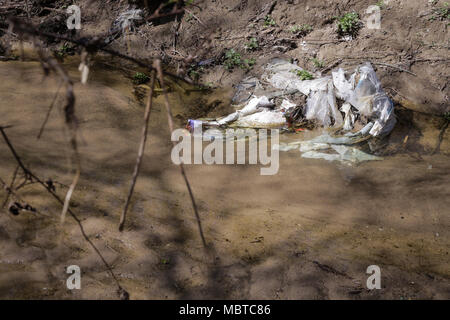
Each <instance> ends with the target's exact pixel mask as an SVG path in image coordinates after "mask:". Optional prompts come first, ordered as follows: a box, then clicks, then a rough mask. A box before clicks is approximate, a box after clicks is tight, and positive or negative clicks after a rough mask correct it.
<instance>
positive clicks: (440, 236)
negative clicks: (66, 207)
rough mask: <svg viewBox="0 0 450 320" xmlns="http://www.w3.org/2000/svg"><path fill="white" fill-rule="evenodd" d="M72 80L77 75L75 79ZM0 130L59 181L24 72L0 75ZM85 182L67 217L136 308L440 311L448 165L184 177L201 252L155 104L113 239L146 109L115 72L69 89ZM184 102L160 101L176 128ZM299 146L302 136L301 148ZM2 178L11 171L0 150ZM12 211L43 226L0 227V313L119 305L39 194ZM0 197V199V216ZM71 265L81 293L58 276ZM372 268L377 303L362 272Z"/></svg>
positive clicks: (7, 217) (291, 158)
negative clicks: (297, 304)
mask: <svg viewBox="0 0 450 320" xmlns="http://www.w3.org/2000/svg"><path fill="white" fill-rule="evenodd" d="M71 75H72V76H73V77H76V78H78V74H77V73H76V70H75V69H73V71H72V72H71ZM0 79H1V80H2V81H1V82H0V125H12V126H13V127H12V128H10V129H7V132H8V135H9V137H10V139H11V141H12V142H13V143H14V145H15V147H16V149H17V151H18V153H19V154H20V155H21V157H22V158H23V160H24V162H25V163H26V165H28V166H29V167H30V168H31V170H33V171H34V172H35V173H36V174H37V175H39V176H40V177H42V178H43V179H47V178H52V179H53V180H54V181H56V182H58V183H60V184H57V185H56V187H57V189H56V191H57V192H58V194H60V195H61V196H62V197H64V195H65V192H66V191H67V187H65V186H67V185H69V184H70V182H71V174H70V168H71V166H70V149H69V148H68V147H67V146H68V144H67V138H68V134H67V131H66V130H65V127H64V124H63V121H62V119H63V115H62V112H61V107H62V103H63V94H61V95H60V97H59V99H58V102H57V108H56V109H55V110H54V111H53V113H52V115H51V117H50V121H49V122H48V125H47V127H46V130H45V132H44V135H43V137H42V138H41V139H40V140H37V139H36V135H37V133H38V132H39V128H40V125H41V123H42V121H43V119H44V117H45V113H46V111H47V109H48V106H49V105H50V102H51V100H52V98H53V95H54V92H55V91H56V88H57V86H58V83H57V81H56V80H54V79H52V78H47V79H43V76H42V72H41V71H40V69H39V65H38V64H37V63H34V62H25V63H17V62H13V63H1V64H0ZM75 93H76V97H77V105H76V108H77V114H78V117H79V120H80V144H81V147H80V151H81V155H82V176H81V180H80V183H79V185H78V187H77V189H76V192H75V194H74V196H73V201H72V206H73V210H74V212H76V214H77V215H78V216H79V217H80V218H81V219H82V223H83V226H84V228H85V230H86V233H87V234H88V235H89V237H90V238H91V239H92V241H93V243H95V245H96V246H97V247H98V248H99V250H100V251H101V252H102V254H103V255H104V257H105V259H106V260H107V261H108V262H109V263H110V264H111V265H112V266H113V269H114V272H115V273H116V275H117V277H118V280H119V282H120V284H121V285H122V286H123V287H124V288H125V289H126V290H127V291H128V292H129V293H130V297H131V298H132V299H178V298H187V299H191V298H207V299H216V298H225V299H361V298H364V299H367V298H368V299H372V298H373V299H418V298H427V299H428V298H433V299H444V298H447V299H448V298H450V289H449V288H450V285H449V284H450V264H449V262H450V256H449V248H450V237H449V231H450V216H449V209H448V208H449V207H450V197H449V193H450V185H449V181H450V179H449V178H450V170H449V169H450V162H449V158H448V157H447V156H442V155H435V156H426V155H423V156H422V157H421V159H420V160H419V159H418V158H417V157H412V156H410V155H406V154H405V155H400V154H399V155H396V156H392V157H387V158H386V159H385V160H384V161H375V162H367V163H364V164H361V165H359V166H354V167H349V166H344V165H340V164H336V163H328V162H326V161H323V160H310V159H302V158H301V157H300V153H299V152H298V151H291V152H287V153H280V169H279V173H278V174H277V175H273V176H261V175H260V166H259V165H215V166H207V165H188V166H186V169H187V174H188V177H189V179H190V181H191V184H192V188H193V191H194V194H195V197H196V199H197V202H198V205H199V211H200V215H201V219H202V223H203V228H204V233H205V237H206V240H207V242H208V244H209V245H210V246H211V247H212V248H213V249H212V250H211V252H212V253H211V252H210V253H205V251H204V250H203V247H202V242H201V240H200V237H199V234H198V228H197V224H196V220H195V217H194V213H193V210H192V207H191V203H190V200H189V196H188V194H187V191H186V187H185V185H184V183H183V180H182V178H181V176H180V173H179V169H178V167H177V166H175V165H174V164H172V162H171V160H170V151H171V144H170V141H169V130H168V128H167V119H166V115H165V113H164V109H163V105H162V99H161V97H158V98H157V100H156V104H155V109H154V111H153V113H152V119H151V128H150V132H149V138H148V144H147V152H146V156H145V161H144V163H143V167H142V171H141V176H140V178H139V180H138V183H137V186H136V190H135V195H134V197H133V201H132V206H131V208H130V211H129V215H128V220H127V224H126V228H125V231H124V232H122V233H120V232H119V231H118V230H117V227H118V222H119V216H120V213H121V211H122V208H123V206H124V203H125V199H126V194H127V191H128V188H129V185H130V180H131V175H132V172H133V167H134V163H135V157H136V154H137V149H138V142H139V136H140V132H141V126H142V118H143V107H142V106H140V105H139V104H138V103H136V100H135V98H134V96H133V94H132V85H131V82H130V81H129V80H128V79H125V78H124V77H123V76H122V74H121V73H119V72H116V71H113V70H106V69H102V70H94V71H93V73H92V78H91V79H90V83H89V85H88V86H82V85H81V84H79V83H77V84H76V91H75ZM194 99H196V97H195V95H191V96H185V97H181V98H180V96H178V95H177V94H171V101H172V102H173V104H174V106H175V107H174V108H175V110H174V111H175V114H182V113H183V112H184V111H183V110H184V109H185V108H186V106H188V105H189V104H190V103H191V102H192V101H193V100H194ZM302 134H303V133H300V134H298V136H299V137H301V136H302ZM0 164H1V165H0V177H2V179H3V180H5V181H10V179H11V176H12V174H13V171H14V169H15V166H16V164H15V162H14V160H13V158H12V156H11V154H10V153H9V150H8V149H7V147H6V145H5V144H4V143H3V141H1V143H0ZM19 194H20V196H21V197H22V198H23V199H26V201H27V202H28V203H30V204H32V205H33V206H34V207H36V208H37V209H38V211H39V213H32V212H22V213H21V214H20V215H18V216H13V215H12V214H10V213H9V212H8V211H7V209H6V208H4V209H2V211H1V213H0V298H2V299H17V298H36V299H60V298H68V299H72V298H82V299H115V298H117V295H116V292H115V291H116V288H117V287H116V285H115V283H114V282H113V280H112V278H111V276H109V274H108V273H107V272H106V271H105V267H104V265H103V264H102V262H101V261H100V259H99V258H98V256H97V255H96V254H95V253H94V251H93V250H92V248H91V247H90V246H89V245H88V244H87V243H86V241H85V240H84V239H83V237H82V236H81V233H80V230H79V227H78V225H77V224H76V223H75V222H74V221H73V220H72V219H70V218H68V219H67V221H66V223H65V224H64V226H63V227H60V226H59V215H60V212H61V207H60V205H59V204H58V203H56V202H55V201H54V200H53V199H52V198H51V197H50V196H49V195H48V194H47V193H46V192H45V191H44V190H42V188H40V187H39V186H38V185H35V184H33V185H28V186H26V187H24V188H22V189H20V191H19ZM4 198H5V192H1V193H0V205H1V203H3V201H4ZM69 265H78V266H80V268H81V271H82V288H81V290H68V289H67V288H66V279H67V277H68V276H69V275H68V274H66V272H65V268H66V267H67V266H69ZM369 265H378V266H379V267H380V268H381V286H382V288H381V289H380V290H368V289H367V287H366V280H367V278H368V277H369V275H368V274H366V269H367V267H368V266H369Z"/></svg>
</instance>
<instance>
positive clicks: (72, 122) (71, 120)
mask: <svg viewBox="0 0 450 320" xmlns="http://www.w3.org/2000/svg"><path fill="white" fill-rule="evenodd" d="M35 44H36V41H35ZM38 52H39V56H40V58H41V61H46V62H47V64H48V66H49V67H51V68H52V69H53V71H55V72H56V73H58V74H59V76H60V77H61V79H62V81H64V82H65V84H66V87H67V89H66V100H67V102H66V105H65V106H64V114H65V122H66V125H67V127H68V128H69V132H70V133H71V136H70V145H71V147H72V150H73V155H74V157H75V159H74V160H75V174H74V177H73V179H72V183H71V185H70V187H69V190H68V191H67V193H66V198H65V200H64V205H63V209H62V212H61V224H64V221H65V219H66V214H67V210H68V209H69V204H70V199H71V198H72V194H73V191H74V190H75V187H76V186H77V184H78V180H79V179H80V175H81V163H80V156H79V154H78V146H77V120H76V117H75V95H74V93H73V82H72V80H71V79H70V78H69V75H68V74H67V72H66V71H65V70H64V69H63V68H62V67H61V66H60V65H59V63H58V62H57V61H56V60H55V59H53V58H51V57H48V58H47V59H45V56H44V54H43V52H42V51H41V50H38Z"/></svg>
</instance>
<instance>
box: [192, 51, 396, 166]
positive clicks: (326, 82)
mask: <svg viewBox="0 0 450 320" xmlns="http://www.w3.org/2000/svg"><path fill="white" fill-rule="evenodd" d="M302 71H303V69H302V68H300V67H299V66H297V65H295V64H293V63H291V62H289V61H286V60H283V59H273V60H272V61H271V62H270V63H269V64H268V65H267V67H266V70H265V73H264V74H263V76H262V78H261V81H260V80H258V79H256V78H248V79H245V80H244V81H243V82H242V83H240V84H239V85H238V86H237V92H236V95H235V96H234V98H233V102H235V103H241V104H242V103H245V105H244V107H243V108H242V109H240V110H237V111H235V112H233V113H231V114H229V115H227V116H225V117H222V118H218V119H214V120H208V121H202V122H201V124H202V126H206V127H215V128H224V127H246V128H282V127H291V126H293V122H296V123H297V124H298V123H300V126H301V124H304V123H307V121H313V122H314V123H316V124H318V125H321V126H323V127H325V128H328V127H332V128H334V131H335V132H341V134H340V135H337V136H335V135H330V134H328V133H326V134H323V135H321V136H318V137H316V138H314V139H312V140H309V141H298V142H294V143H290V144H280V145H278V146H277V148H278V150H280V151H290V150H294V149H299V151H300V152H302V157H304V158H315V159H319V158H320V159H326V160H329V161H341V162H345V163H359V162H362V161H371V160H381V159H382V158H380V157H376V156H373V155H370V154H367V153H365V152H362V151H360V150H358V149H357V148H355V147H353V146H352V145H355V144H357V143H360V142H363V141H366V140H369V139H370V138H371V137H377V136H383V135H387V134H388V133H390V132H391V131H392V129H393V128H394V126H395V124H396V119H395V114H394V105H393V103H392V101H391V100H390V99H389V97H388V96H387V95H386V93H385V92H384V90H383V89H382V87H381V82H380V81H379V80H378V78H377V76H376V74H375V71H374V70H373V68H372V66H371V64H370V63H365V64H362V65H361V66H359V67H358V68H356V70H355V71H354V72H353V73H352V74H351V75H349V76H347V75H346V73H345V71H344V70H343V69H341V68H339V69H338V70H335V71H333V72H332V73H331V76H324V77H320V78H317V79H311V80H302V79H301V78H300V77H299V76H298V73H300V72H302ZM263 83H264V84H269V86H270V87H265V86H263ZM274 89H275V90H279V91H273V90H274ZM256 93H258V94H259V96H258V95H256ZM295 93H300V94H303V95H305V96H306V97H307V98H306V104H305V105H297V104H296V103H294V102H291V101H290V100H288V99H287V98H286V97H287V96H288V95H292V94H295ZM278 97H281V98H283V100H282V102H281V103H280V100H281V99H278V100H275V98H278ZM195 121H197V120H189V124H188V127H190V128H195V125H196V122H195ZM294 125H295V123H294ZM361 127H362V129H360V130H359V131H356V128H361ZM294 129H295V126H294ZM300 130H301V129H300ZM354 131H356V132H354ZM324 150H326V151H327V152H323V151H324ZM319 151H320V152H319Z"/></svg>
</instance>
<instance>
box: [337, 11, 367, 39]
mask: <svg viewBox="0 0 450 320" xmlns="http://www.w3.org/2000/svg"><path fill="white" fill-rule="evenodd" d="M359 29H361V20H359V15H358V14H357V13H356V12H350V13H346V14H345V15H343V16H342V17H340V18H338V19H337V33H338V34H339V35H341V36H345V35H349V36H352V37H354V36H356V35H357V34H358V31H359Z"/></svg>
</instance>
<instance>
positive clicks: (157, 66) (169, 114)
mask: <svg viewBox="0 0 450 320" xmlns="http://www.w3.org/2000/svg"><path fill="white" fill-rule="evenodd" d="M154 68H155V69H156V71H157V73H158V79H159V81H160V84H161V88H162V90H163V94H164V103H165V105H166V110H167V120H168V123H169V130H170V132H173V116H172V109H171V107H170V103H169V98H168V96H167V91H166V86H165V85H164V75H163V71H162V68H161V60H159V59H156V60H155V62H154ZM172 143H173V145H176V142H175V141H172ZM179 166H180V172H181V175H182V176H183V179H184V182H185V183H186V187H187V189H188V191H189V196H190V197H191V202H192V208H193V209H194V213H195V217H196V219H197V224H198V229H199V232H200V237H201V239H202V243H203V246H204V247H205V248H207V244H206V240H205V236H204V235H203V228H202V222H201V220H200V215H199V214H198V210H197V204H196V203H195V198H194V194H193V193H192V189H191V185H190V184H189V180H188V178H187V176H186V172H185V171H184V166H183V162H182V161H180V164H179Z"/></svg>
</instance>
